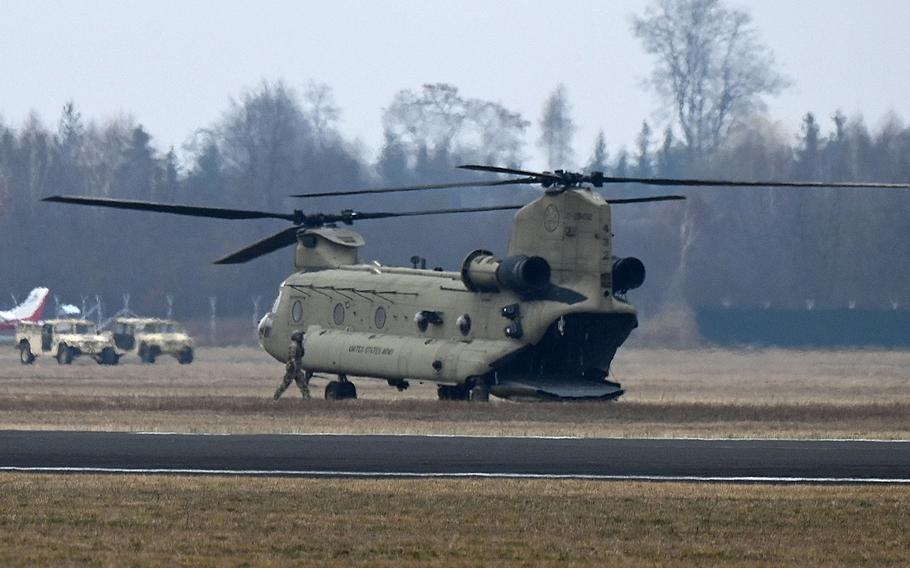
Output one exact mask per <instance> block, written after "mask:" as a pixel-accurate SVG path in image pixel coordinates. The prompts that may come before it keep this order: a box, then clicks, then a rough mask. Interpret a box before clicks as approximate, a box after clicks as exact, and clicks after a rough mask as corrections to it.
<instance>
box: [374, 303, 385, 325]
mask: <svg viewBox="0 0 910 568" xmlns="http://www.w3.org/2000/svg"><path fill="white" fill-rule="evenodd" d="M385 320H386V313H385V308H383V307H382V306H379V307H378V308H376V316H375V317H374V318H373V323H374V324H376V329H382V328H383V327H385Z"/></svg>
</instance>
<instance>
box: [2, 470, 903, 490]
mask: <svg viewBox="0 0 910 568" xmlns="http://www.w3.org/2000/svg"><path fill="white" fill-rule="evenodd" d="M0 472H12V473H16V472H20V473H104V474H134V475H160V474H177V475H230V476H262V477H265V476H268V477H361V478H433V479H445V478H491V479H578V480H592V481H678V482H693V483H823V484H836V483H851V484H853V483H862V484H879V485H880V484H910V479H886V478H863V477H773V476H769V477H762V476H730V477H723V476H714V477H700V476H694V475H572V474H540V473H490V472H458V473H420V472H409V471H400V472H383V471H322V470H265V469H236V470H235V469H187V468H173V469H171V468H153V469H147V468H142V469H140V468H135V469H134V468H120V467H16V466H2V467H0Z"/></svg>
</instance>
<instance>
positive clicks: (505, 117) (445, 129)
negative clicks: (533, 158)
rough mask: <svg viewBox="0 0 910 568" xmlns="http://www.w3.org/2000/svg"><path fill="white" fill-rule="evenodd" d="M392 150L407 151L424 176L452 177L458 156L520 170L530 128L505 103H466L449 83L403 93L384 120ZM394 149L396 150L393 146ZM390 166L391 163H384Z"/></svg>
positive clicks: (472, 100) (519, 115)
mask: <svg viewBox="0 0 910 568" xmlns="http://www.w3.org/2000/svg"><path fill="white" fill-rule="evenodd" d="M383 124H384V128H385V138H386V147H389V148H390V149H395V150H396V151H399V152H400V151H404V152H405V154H406V155H407V156H408V157H409V162H412V163H413V164H414V168H415V170H419V173H424V174H426V173H428V172H427V169H428V168H429V170H431V171H435V173H434V175H437V176H438V175H443V176H445V175H451V174H452V172H451V171H450V170H451V163H450V157H452V156H454V155H458V156H460V157H461V158H462V159H464V158H473V159H476V160H479V161H483V162H490V163H501V164H508V165H515V164H517V163H518V162H519V160H520V157H521V148H522V146H523V145H524V132H525V129H526V128H527V126H528V122H527V121H526V120H524V119H523V118H522V117H521V114H520V113H517V112H513V111H510V110H509V109H507V108H506V107H504V106H503V105H502V104H500V103H496V102H491V101H484V100H480V99H473V98H466V97H463V96H462V95H461V94H459V92H458V88H457V87H455V86H454V85H450V84H447V83H433V84H426V85H424V86H423V88H422V90H421V91H420V92H419V93H415V92H413V91H411V90H403V91H399V92H398V93H397V94H396V95H395V99H394V100H393V101H392V104H391V105H389V107H388V108H387V109H386V110H385V113H384V115H383ZM390 143H394V145H395V146H390V145H389V144H390ZM383 161H385V160H383Z"/></svg>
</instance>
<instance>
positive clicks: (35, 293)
mask: <svg viewBox="0 0 910 568" xmlns="http://www.w3.org/2000/svg"><path fill="white" fill-rule="evenodd" d="M50 292H51V291H50V290H48V289H47V288H44V287H38V288H35V289H34V290H32V291H31V292H29V294H28V298H26V299H25V301H24V302H22V303H21V304H19V305H18V306H16V307H15V308H13V309H11V310H8V311H5V312H4V311H0V330H2V329H14V328H15V327H16V324H17V323H19V322H20V321H29V322H35V321H38V320H40V319H41V316H43V315H44V308H46V307H47V298H48V296H49V295H50Z"/></svg>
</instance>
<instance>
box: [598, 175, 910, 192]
mask: <svg viewBox="0 0 910 568" xmlns="http://www.w3.org/2000/svg"><path fill="white" fill-rule="evenodd" d="M603 183H605V184H608V183H638V184H643V185H662V186H687V187H815V188H825V187H834V188H882V189H910V183H867V182H825V181H736V180H719V179H671V178H639V177H613V176H604V178H603Z"/></svg>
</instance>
